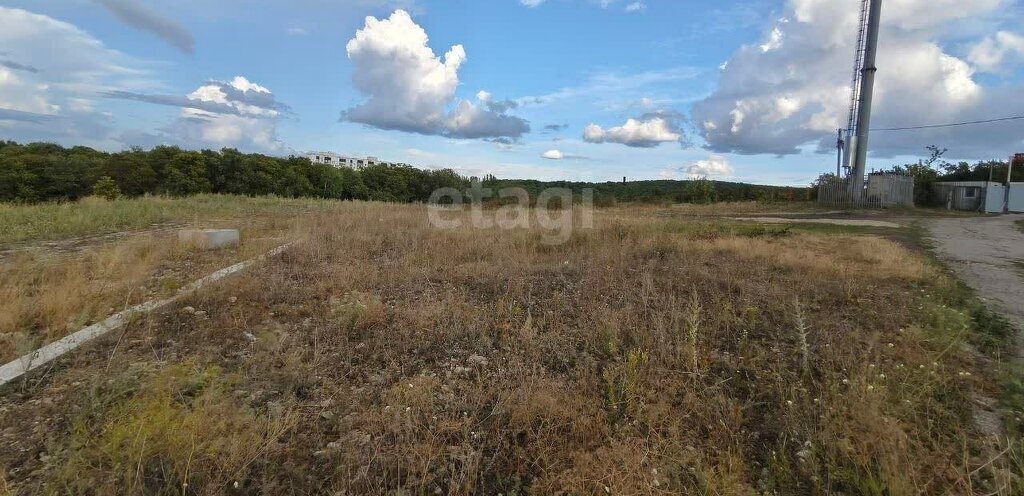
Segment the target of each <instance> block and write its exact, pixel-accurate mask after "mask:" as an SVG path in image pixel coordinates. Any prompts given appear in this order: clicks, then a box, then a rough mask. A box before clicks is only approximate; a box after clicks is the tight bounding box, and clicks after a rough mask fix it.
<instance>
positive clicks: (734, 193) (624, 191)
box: [482, 176, 811, 206]
mask: <svg viewBox="0 0 1024 496" xmlns="http://www.w3.org/2000/svg"><path fill="white" fill-rule="evenodd" d="M482 183H483V185H484V186H485V187H488V188H492V189H494V190H498V189H500V188H510V187H519V188H523V189H525V190H526V191H528V192H529V193H530V198H536V197H537V195H538V194H539V193H540V192H541V191H543V190H544V189H546V188H567V189H571V190H572V191H573V192H574V194H575V195H580V194H581V193H582V191H583V190H585V189H592V190H594V202H595V204H597V205H598V206H607V205H608V204H610V203H615V202H626V203H632V202H636V203H715V202H727V201H761V202H778V201H787V202H788V201H805V200H809V199H811V189H810V188H794V187H785V186H760V185H755V184H746V183H732V182H725V181H712V180H709V179H692V180H688V181H671V180H658V181H627V182H605V183H586V182H571V181H533V180H523V179H498V178H495V177H493V176H488V177H485V178H484V179H483V181H482Z"/></svg>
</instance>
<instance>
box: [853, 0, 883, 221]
mask: <svg viewBox="0 0 1024 496" xmlns="http://www.w3.org/2000/svg"><path fill="white" fill-rule="evenodd" d="M870 2H871V7H870V10H869V12H868V25H867V38H866V39H865V44H864V66H863V68H862V69H861V87H860V112H859V114H858V115H857V136H856V138H855V139H854V145H855V146H856V149H855V150H854V152H853V181H852V182H853V193H854V195H855V196H854V202H857V203H859V202H860V201H861V198H862V197H863V191H864V171H865V167H866V164H867V158H868V130H869V129H870V127H871V98H872V93H873V91H874V87H875V72H877V71H878V68H877V67H875V56H876V55H877V54H878V31H879V24H880V23H881V20H882V0H870Z"/></svg>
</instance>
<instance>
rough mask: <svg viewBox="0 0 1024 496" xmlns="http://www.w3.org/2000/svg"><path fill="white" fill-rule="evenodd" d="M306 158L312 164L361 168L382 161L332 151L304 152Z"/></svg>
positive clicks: (375, 158)
mask: <svg viewBox="0 0 1024 496" xmlns="http://www.w3.org/2000/svg"><path fill="white" fill-rule="evenodd" d="M306 158H308V159H309V161H310V162H313V163H314V164H327V165H333V166H334V167H349V168H352V169H362V168H363V167H366V166H369V165H377V164H381V163H383V162H381V161H380V159H378V158H377V157H366V158H353V157H347V156H345V155H339V154H337V153H332V152H311V153H307V154H306Z"/></svg>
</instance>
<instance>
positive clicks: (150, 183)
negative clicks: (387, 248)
mask: <svg viewBox="0 0 1024 496" xmlns="http://www.w3.org/2000/svg"><path fill="white" fill-rule="evenodd" d="M469 186H470V179H469V178H466V177H464V176H460V175H459V174H458V173H456V172H455V171H453V170H450V169H439V170H424V169H418V168H415V167H412V166H410V165H406V164H397V165H373V166H368V167H365V168H363V169H358V170H356V169H349V168H335V167H332V166H330V165H324V164H314V163H312V162H310V161H309V160H308V159H306V158H305V157H286V158H282V157H270V156H266V155H261V154H245V153H241V152H239V151H237V150H233V149H227V148H226V149H223V150H220V151H212V150H203V151H189V150H182V149H180V148H177V147H170V146H158V147H155V148H153V149H152V150H148V151H146V150H142V149H139V148H132V149H129V150H125V151H122V152H117V153H107V152H102V151H97V150H94V149H92V148H88V147H84V146H76V147H72V148H65V147H62V146H60V145H55V144H51V143H30V144H24V145H22V144H18V143H15V142H12V141H0V201H4V202H25V203H32V202H41V201H74V200H77V199H79V198H82V197H85V196H90V195H93V194H96V195H99V196H105V197H108V198H114V197H119V196H125V197H135V196H141V195H146V194H151V195H169V196H188V195H193V194H198V193H223V194H236V195H247V196H260V195H277V196H281V197H317V198H333V199H342V200H378V201H391V202H426V201H428V199H429V198H430V195H431V193H432V192H433V191H434V190H436V189H438V188H456V189H459V190H466V189H468V188H469ZM483 186H484V187H487V188H493V189H495V190H497V189H500V188H506V187H521V188H524V189H526V190H527V191H528V192H529V193H530V196H531V198H536V197H537V194H539V192H540V191H542V190H543V189H545V188H552V187H555V188H568V189H571V190H573V191H574V192H575V193H576V194H577V195H579V194H580V193H581V192H582V191H583V190H584V189H587V188H590V189H593V190H594V198H595V202H596V203H597V204H598V205H599V206H607V205H609V204H614V203H616V202H647V203H672V202H675V203H682V202H687V203H710V202H716V201H744V200H759V201H802V200H807V199H809V198H810V196H811V195H810V190H809V189H808V188H789V187H774V186H757V185H752V184H742V183H730V182H722V181H710V180H706V179H697V180H690V181H632V182H626V183H619V182H607V183H582V182H565V181H555V182H541V181H532V180H508V179H498V178H495V177H493V176H488V177H485V178H483Z"/></svg>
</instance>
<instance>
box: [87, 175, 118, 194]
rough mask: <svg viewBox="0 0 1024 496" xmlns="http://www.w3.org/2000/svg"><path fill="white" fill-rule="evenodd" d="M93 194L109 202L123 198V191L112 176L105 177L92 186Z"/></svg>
mask: <svg viewBox="0 0 1024 496" xmlns="http://www.w3.org/2000/svg"><path fill="white" fill-rule="evenodd" d="M92 194H94V195H96V196H99V197H102V198H106V199H107V200H116V199H117V198H118V197H120V196H121V190H120V188H118V187H117V183H116V182H114V180H113V179H112V178H111V177H110V176H103V177H101V178H99V179H98V180H97V181H96V184H93V185H92Z"/></svg>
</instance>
